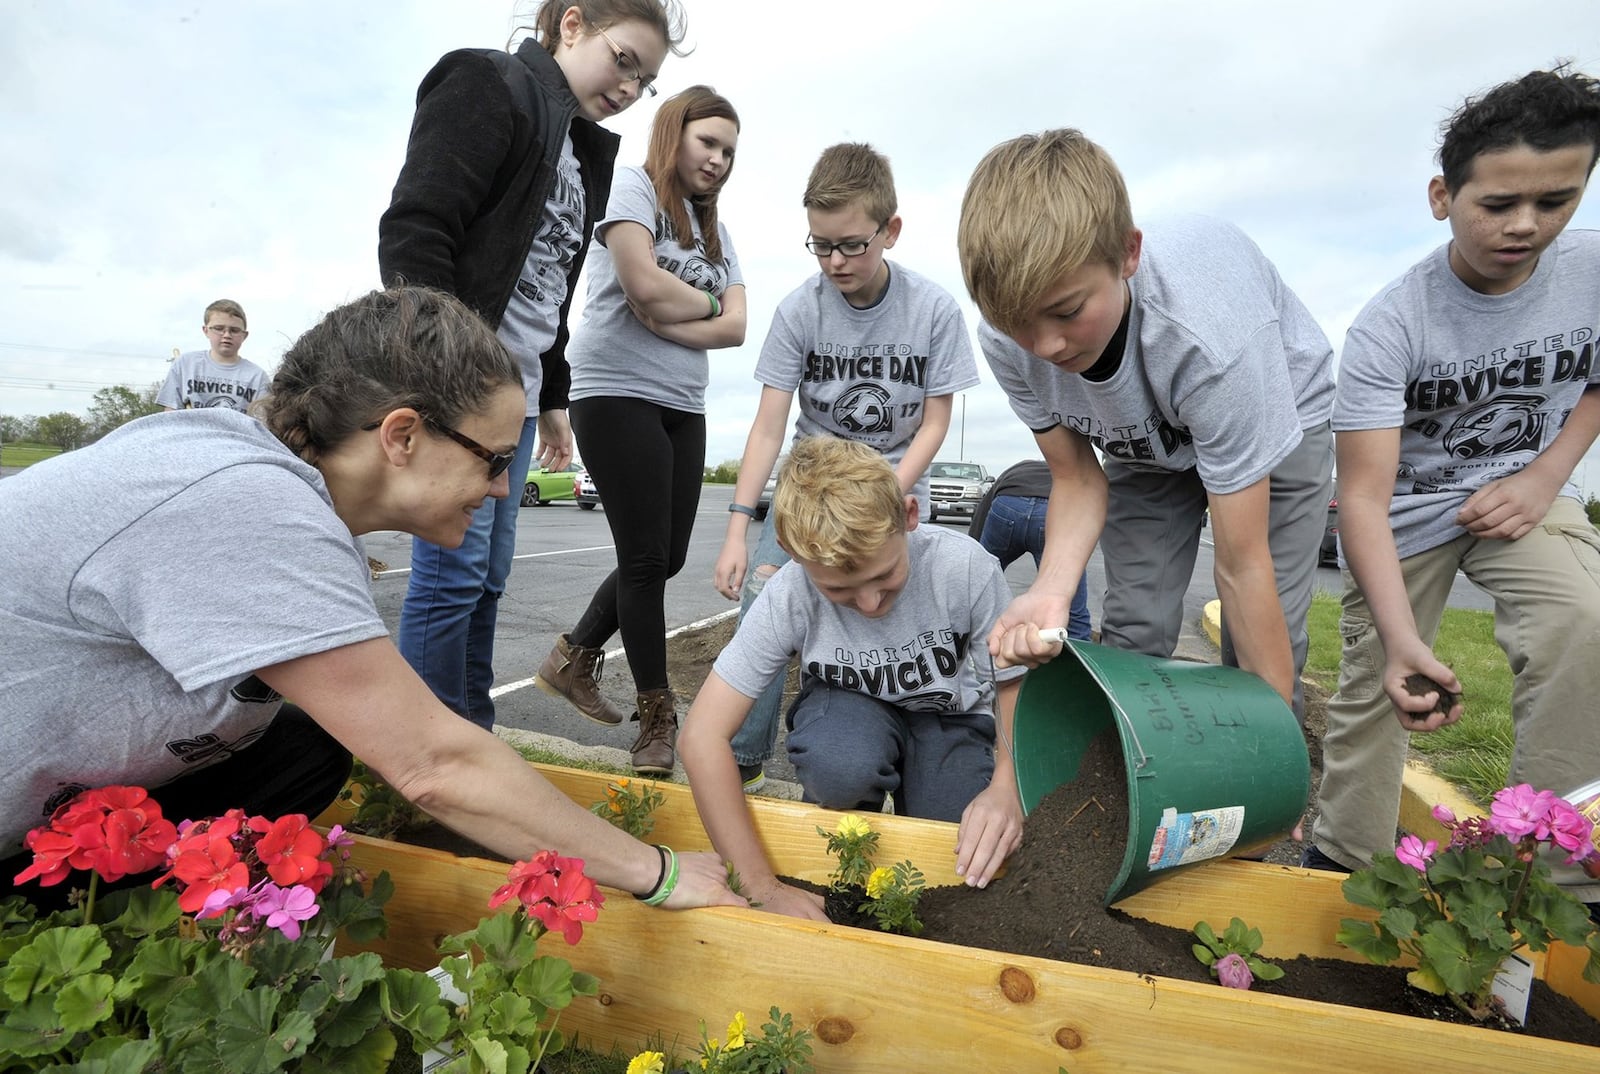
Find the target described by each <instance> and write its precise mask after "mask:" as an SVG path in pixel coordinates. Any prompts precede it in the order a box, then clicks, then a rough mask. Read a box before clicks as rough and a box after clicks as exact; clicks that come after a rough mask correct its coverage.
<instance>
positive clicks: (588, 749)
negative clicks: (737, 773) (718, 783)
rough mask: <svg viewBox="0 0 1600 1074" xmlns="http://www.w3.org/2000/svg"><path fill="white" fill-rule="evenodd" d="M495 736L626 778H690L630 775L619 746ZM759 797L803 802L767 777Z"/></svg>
mask: <svg viewBox="0 0 1600 1074" xmlns="http://www.w3.org/2000/svg"><path fill="white" fill-rule="evenodd" d="M494 733H495V734H496V735H499V736H500V738H501V739H503V740H505V741H506V742H508V743H510V744H511V745H512V746H534V747H537V748H539V749H541V750H545V751H547V752H549V753H554V754H557V755H558V756H561V757H564V758H566V759H567V760H568V761H571V762H573V763H575V764H580V765H581V764H594V765H604V766H605V767H606V768H611V769H617V770H619V771H621V772H622V773H623V774H625V775H628V778H630V779H643V780H649V781H651V782H665V783H682V784H684V785H687V784H688V782H689V779H688V777H687V776H685V775H684V773H683V764H682V762H679V763H678V764H676V765H675V766H674V767H673V769H672V775H671V776H670V777H664V776H635V775H632V774H631V773H632V772H633V754H632V753H630V752H629V751H627V750H625V749H619V748H618V747H616V746H585V745H583V744H582V743H580V742H574V741H572V740H571V739H569V738H560V737H558V736H556V735H547V734H544V733H542V732H539V731H524V730H522V729H521V728H518V727H506V726H505V725H503V724H496V725H495V729H494ZM760 797H762V798H786V799H788V800H790V801H793V802H798V801H799V800H800V784H798V783H790V782H788V781H786V780H781V779H774V778H773V777H772V776H768V777H767V782H766V784H765V786H763V787H762V788H761V791H760Z"/></svg>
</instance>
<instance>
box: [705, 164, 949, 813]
mask: <svg viewBox="0 0 1600 1074" xmlns="http://www.w3.org/2000/svg"><path fill="white" fill-rule="evenodd" d="M801 204H803V205H804V206H805V210H806V221H807V224H808V226H809V228H810V232H809V234H808V235H807V236H806V243H805V245H806V249H807V250H808V251H809V252H810V253H811V254H812V256H814V257H816V259H817V262H818V267H819V269H820V271H819V272H818V273H817V274H816V275H815V276H813V277H811V278H810V279H809V280H807V281H806V282H805V283H803V284H801V285H800V286H799V287H797V288H796V289H795V290H794V291H793V292H791V293H790V294H789V295H788V297H786V298H785V299H784V300H783V301H782V302H780V303H779V304H778V309H777V311H776V312H775V313H774V314H773V317H772V326H771V328H770V329H768V332H767V339H766V342H765V343H763V344H762V346H761V357H760V359H759V360H758V361H757V362H756V371H755V376H756V380H758V381H760V382H761V385H762V388H761V402H760V405H759V407H758V408H757V410H756V418H755V422H754V424H752V425H751V427H750V435H749V437H748V439H747V440H746V441H745V447H744V457H743V458H742V459H741V460H740V462H739V480H738V483H737V484H736V485H735V486H734V493H733V503H732V504H730V505H729V506H728V511H729V512H730V514H729V517H728V531H727V535H726V537H725V538H724V539H723V544H722V553H721V555H720V556H719V557H718V558H717V564H716V568H715V573H714V575H713V578H712V583H713V584H714V585H715V586H716V588H717V591H718V592H720V593H721V594H722V595H723V596H725V597H727V598H728V599H729V600H738V599H740V597H741V593H742V597H743V599H742V605H741V607H740V609H739V614H740V617H741V619H742V618H743V616H744V615H745V614H746V613H747V612H748V611H749V608H750V604H751V602H753V601H754V600H755V598H756V597H757V595H759V594H760V592H761V587H762V586H763V585H764V584H765V583H766V580H767V579H768V578H770V577H772V575H773V573H774V572H775V571H777V569H778V568H779V567H780V566H782V565H783V564H785V563H787V562H788V561H789V557H788V555H787V554H786V553H785V552H784V551H783V549H782V548H780V547H779V546H778V543H777V539H776V536H775V527H774V526H773V525H772V523H771V521H770V520H769V521H768V523H767V524H766V525H765V526H764V527H762V530H761V535H760V537H759V538H758V540H757V542H756V549H755V553H754V557H753V559H751V558H749V557H747V555H746V552H745V536H746V531H747V529H748V528H749V525H750V520H751V519H752V518H754V517H756V510H755V505H756V502H757V500H758V498H759V497H760V495H761V490H762V486H763V485H764V484H765V483H766V480H767V476H768V474H770V473H771V472H772V468H773V464H774V463H775V462H776V461H777V458H778V452H779V449H780V447H781V445H782V442H783V434H784V430H785V428H786V426H787V425H788V420H789V406H790V403H791V401H793V400H794V399H795V398H796V397H798V398H799V401H800V414H799V416H798V417H797V418H796V420H795V427H794V439H795V440H796V441H798V440H800V439H801V438H802V437H806V436H837V437H841V438H843V439H846V440H855V441H859V442H860V443H863V444H866V445H868V446H869V447H871V448H873V449H874V450H876V451H878V452H879V453H880V454H882V455H884V456H885V457H887V458H888V459H889V461H890V462H891V463H893V465H894V468H895V474H896V475H897V476H898V478H899V480H900V488H901V490H902V491H903V492H905V493H907V494H909V495H913V496H915V497H916V498H917V504H918V511H919V513H920V516H921V517H922V518H927V517H928V512H927V502H928V481H927V473H928V466H929V464H931V463H932V462H933V457H934V455H935V453H937V452H938V450H939V446H940V445H941V444H943V443H944V437H945V433H946V432H947V431H948V430H949V428H950V412H951V400H952V399H953V398H954V395H955V393H956V392H959V391H962V390H964V389H966V388H970V387H972V386H973V385H975V384H977V383H978V367H977V363H976V361H975V360H974V358H973V354H972V343H971V340H970V339H969V338H968V336H967V325H966V320H965V319H964V318H963V317H962V316H961V309H960V307H959V306H958V305H957V304H956V300H955V299H954V298H953V297H952V296H951V294H950V293H949V292H948V291H946V290H945V289H944V288H942V287H940V286H939V285H938V284H936V283H934V282H933V281H932V280H930V279H928V278H927V277H925V276H922V275H919V274H918V273H915V272H912V271H911V270H910V269H907V268H904V267H902V266H900V265H897V264H891V262H889V261H888V260H887V259H886V258H885V256H884V254H885V252H886V251H888V250H889V249H890V248H891V247H893V246H894V244H895V242H896V241H897V240H898V239H899V237H900V225H901V221H900V217H899V215H898V214H897V213H896V211H895V210H896V207H897V205H896V197H895V189H894V175H893V173H892V172H891V171H890V169H889V161H888V158H886V157H884V156H883V154H881V153H879V152H877V151H876V150H874V149H873V148H872V147H871V146H870V145H863V144H858V143H842V144H839V145H834V146H830V147H828V148H827V149H825V150H823V151H822V156H821V157H819V158H818V160H817V163H816V165H815V166H813V168H812V169H811V177H810V179H809V180H808V181H807V182H806V189H805V194H804V196H803V197H802V199H801ZM752 562H753V563H754V565H755V566H754V569H753V570H749V571H748V572H747V570H746V567H747V566H748V565H749V564H750V563H752ZM783 683H784V676H783V675H779V676H778V677H777V679H776V680H774V681H773V683H772V684H771V685H770V686H769V687H768V688H767V690H766V691H765V692H763V693H762V695H761V697H760V698H758V699H757V701H756V704H755V706H754V707H753V708H752V709H751V711H750V716H749V718H748V719H747V720H746V721H745V725H744V727H743V728H742V729H741V730H740V732H739V734H738V735H737V736H735V738H734V741H733V748H734V756H735V758H736V759H737V760H738V762H739V770H740V775H741V777H742V779H743V781H744V787H745V790H746V792H750V793H753V792H755V791H757V790H759V789H760V788H761V786H762V785H763V784H764V783H765V781H766V776H765V774H764V773H763V771H762V764H763V763H764V762H765V761H766V759H767V758H768V757H769V756H771V754H772V748H773V744H774V742H776V740H777V733H778V719H777V717H778V708H779V705H780V704H781V703H782V700H783Z"/></svg>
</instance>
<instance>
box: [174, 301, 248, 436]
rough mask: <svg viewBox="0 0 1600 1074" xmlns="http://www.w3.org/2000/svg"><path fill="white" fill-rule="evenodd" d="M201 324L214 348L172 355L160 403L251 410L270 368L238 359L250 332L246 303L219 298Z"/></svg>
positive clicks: (207, 311) (208, 308) (187, 406)
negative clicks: (175, 356)
mask: <svg viewBox="0 0 1600 1074" xmlns="http://www.w3.org/2000/svg"><path fill="white" fill-rule="evenodd" d="M201 324H202V325H203V326H204V327H203V329H202V330H203V331H204V332H205V336H206V339H207V340H208V341H209V342H210V344H211V349H210V350H209V351H189V352H188V353H186V354H181V355H179V356H178V357H177V358H174V359H173V361H172V366H171V368H170V369H168V370H167V379H166V380H165V381H164V382H162V385H161V390H160V391H159V392H157V393H156V402H157V403H160V404H161V405H162V406H163V407H165V408H166V409H168V410H183V409H185V408H189V407H207V406H225V407H232V408H233V409H234V410H248V409H249V408H250V404H251V403H253V402H255V400H256V397H257V396H259V395H262V394H264V393H265V392H266V390H267V384H268V382H269V378H268V376H267V372H266V370H264V369H262V368H261V367H260V366H258V365H256V364H255V363H254V362H252V361H250V360H249V359H247V358H241V357H239V348H240V347H242V346H244V341H245V337H247V336H249V335H250V333H249V332H248V331H247V330H246V328H245V324H246V322H245V318H244V307H242V306H240V305H239V303H237V302H235V301H233V300H232V299H230V298H219V299H217V300H216V301H215V302H213V303H211V305H209V306H207V307H206V312H205V317H204V319H203V320H202V321H201Z"/></svg>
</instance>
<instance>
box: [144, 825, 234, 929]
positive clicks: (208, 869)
mask: <svg viewBox="0 0 1600 1074" xmlns="http://www.w3.org/2000/svg"><path fill="white" fill-rule="evenodd" d="M169 877H170V878H172V879H175V880H177V881H178V883H179V884H181V885H183V891H182V892H181V893H180V894H179V895H178V908H179V909H180V910H182V911H183V912H184V913H186V914H197V913H199V912H200V910H201V909H202V908H203V907H204V906H205V904H206V900H207V899H208V898H210V897H211V893H212V892H214V891H230V892H232V891H238V890H239V889H240V888H244V887H249V886H250V869H249V867H248V866H246V865H245V863H244V862H242V861H240V860H239V853H238V851H237V850H235V849H234V846H233V843H232V842H231V841H229V840H228V839H226V838H224V837H223V836H219V835H211V834H210V833H208V832H200V833H198V834H196V835H191V836H187V837H185V838H184V839H182V840H180V841H179V844H178V854H177V857H176V858H174V859H173V863H172V871H171V872H169V873H167V874H166V875H165V876H162V877H161V878H160V879H159V880H157V881H156V884H160V883H161V882H162V881H164V880H166V879H168V878H169ZM151 886H152V887H153V886H154V885H151Z"/></svg>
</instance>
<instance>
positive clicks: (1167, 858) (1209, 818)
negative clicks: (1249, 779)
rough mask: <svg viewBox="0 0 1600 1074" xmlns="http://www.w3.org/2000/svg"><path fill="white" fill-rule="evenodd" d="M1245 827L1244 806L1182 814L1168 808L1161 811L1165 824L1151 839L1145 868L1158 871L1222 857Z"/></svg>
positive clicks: (1163, 823)
mask: <svg viewBox="0 0 1600 1074" xmlns="http://www.w3.org/2000/svg"><path fill="white" fill-rule="evenodd" d="M1243 828H1244V807H1243V806H1223V807H1222V808H1221V809H1201V810H1196V811H1195V812H1193V813H1179V812H1178V811H1177V810H1176V809H1173V808H1171V807H1168V808H1167V809H1163V810H1162V811H1161V823H1160V825H1158V826H1157V828H1156V834H1155V836H1154V837H1153V838H1152V839H1151V840H1150V855H1149V858H1148V860H1147V861H1146V862H1145V867H1146V868H1148V869H1149V870H1151V871H1152V872H1154V871H1155V870H1157V869H1171V868H1173V867H1175V866H1178V865H1189V864H1190V863H1192V862H1197V861H1205V860H1207V859H1208V858H1220V857H1222V856H1223V855H1224V854H1226V853H1227V852H1228V851H1230V850H1232V849H1233V844H1235V843H1237V842H1238V841H1239V832H1240V831H1241V830H1242V829H1243Z"/></svg>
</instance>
